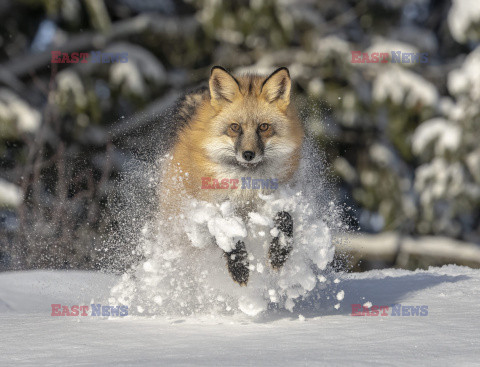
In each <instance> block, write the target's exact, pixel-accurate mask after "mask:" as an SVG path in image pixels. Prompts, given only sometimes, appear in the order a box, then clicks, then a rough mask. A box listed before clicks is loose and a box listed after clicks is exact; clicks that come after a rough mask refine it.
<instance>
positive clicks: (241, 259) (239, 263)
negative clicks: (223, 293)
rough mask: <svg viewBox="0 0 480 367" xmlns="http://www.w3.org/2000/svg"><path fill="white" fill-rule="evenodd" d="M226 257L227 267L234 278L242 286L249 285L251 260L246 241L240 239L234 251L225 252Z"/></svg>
mask: <svg viewBox="0 0 480 367" xmlns="http://www.w3.org/2000/svg"><path fill="white" fill-rule="evenodd" d="M225 257H226V258H227V267H228V271H229V273H230V276H231V277H232V279H233V280H234V281H235V282H237V283H238V284H240V285H241V286H244V285H247V282H248V276H249V269H248V265H249V262H248V253H247V249H246V248H245V243H244V242H243V241H238V242H237V244H236V246H235V248H234V249H233V250H232V251H230V252H225Z"/></svg>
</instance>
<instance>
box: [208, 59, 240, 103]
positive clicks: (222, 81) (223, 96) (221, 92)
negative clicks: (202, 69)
mask: <svg viewBox="0 0 480 367" xmlns="http://www.w3.org/2000/svg"><path fill="white" fill-rule="evenodd" d="M208 84H209V86H210V97H211V104H212V106H213V107H215V108H217V107H221V106H222V105H223V104H224V103H232V102H233V100H234V99H235V98H236V97H237V96H238V95H239V94H240V87H239V84H238V81H237V79H235V78H234V77H233V75H231V74H230V73H229V72H228V71H226V70H225V69H224V68H222V67H221V66H214V67H213V68H212V71H211V74H210V80H209V82H208Z"/></svg>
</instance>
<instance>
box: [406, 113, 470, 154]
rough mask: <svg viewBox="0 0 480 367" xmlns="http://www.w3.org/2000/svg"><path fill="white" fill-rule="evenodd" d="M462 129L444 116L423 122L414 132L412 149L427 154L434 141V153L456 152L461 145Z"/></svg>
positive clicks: (416, 152)
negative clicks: (427, 149)
mask: <svg viewBox="0 0 480 367" xmlns="http://www.w3.org/2000/svg"><path fill="white" fill-rule="evenodd" d="M461 137H462V131H461V129H460V127H459V126H457V125H455V124H454V123H453V122H450V121H448V120H446V119H444V118H441V117H436V118H433V119H431V120H428V121H425V122H423V123H422V124H421V125H420V126H419V127H418V128H417V129H416V130H415V133H414V134H413V137H412V150H413V152H414V153H415V154H417V155H422V154H425V150H426V148H427V146H429V145H430V144H432V143H434V153H435V155H436V156H441V155H443V154H445V153H446V152H456V151H457V150H458V148H459V146H460V142H461Z"/></svg>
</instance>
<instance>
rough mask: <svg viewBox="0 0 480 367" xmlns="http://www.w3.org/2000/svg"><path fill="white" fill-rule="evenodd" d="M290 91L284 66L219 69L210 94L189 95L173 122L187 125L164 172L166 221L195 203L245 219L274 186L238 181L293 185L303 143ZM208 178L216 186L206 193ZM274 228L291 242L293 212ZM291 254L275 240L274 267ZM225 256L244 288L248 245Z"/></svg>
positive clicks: (279, 218) (271, 256)
mask: <svg viewBox="0 0 480 367" xmlns="http://www.w3.org/2000/svg"><path fill="white" fill-rule="evenodd" d="M290 90H291V79H290V73H289V71H288V69H287V68H285V67H282V68H279V69H277V70H275V71H274V72H273V73H272V74H270V75H269V76H261V75H256V74H245V75H240V76H233V75H232V74H230V73H229V72H227V71H226V70H225V69H224V68H222V67H220V66H215V67H213V68H212V70H211V75H210V79H209V88H204V89H202V90H199V91H197V92H193V93H190V94H187V95H186V96H185V98H184V99H183V101H182V102H181V103H180V105H179V111H178V115H177V120H178V121H175V122H176V123H179V124H182V125H181V127H180V128H179V130H178V134H177V137H176V140H175V144H174V146H173V148H172V149H171V151H170V158H171V159H170V160H168V162H167V164H166V165H165V167H164V173H163V176H162V180H161V184H160V193H159V195H160V201H161V210H162V211H163V212H164V213H166V215H167V216H173V215H175V214H178V213H179V212H180V210H181V208H182V207H183V204H182V203H184V200H188V199H189V198H195V199H197V200H202V201H207V202H210V203H221V202H224V201H226V200H229V201H230V202H231V203H232V205H233V206H234V208H235V211H236V213H237V214H238V215H239V216H240V217H243V218H246V216H247V214H248V213H249V212H251V211H254V210H255V208H256V205H257V203H259V201H260V198H259V194H261V193H263V194H265V193H269V192H270V191H271V187H270V188H268V187H267V188H265V187H260V189H258V190H255V189H239V188H238V187H236V186H235V184H236V183H239V182H240V180H241V179H242V178H245V177H248V178H249V179H252V180H254V179H264V180H265V179H274V180H276V182H278V184H279V185H282V184H286V183H288V182H289V181H290V180H291V179H292V177H293V176H294V175H295V173H296V171H297V169H298V167H299V163H300V157H301V149H302V143H303V138H304V130H303V126H302V124H301V122H300V119H299V117H298V115H297V112H296V110H295V108H294V107H293V106H292V104H291V103H290ZM210 179H213V181H212V182H214V183H216V185H213V186H210V188H209V189H205V182H210ZM232 181H233V183H234V185H231V183H232ZM220 183H221V184H220ZM229 184H230V185H229ZM202 185H203V188H202ZM232 186H233V187H232ZM274 223H275V226H276V227H277V229H278V232H279V233H282V234H283V235H284V236H286V237H287V238H292V236H293V221H292V218H291V216H290V214H289V213H287V212H285V211H282V212H279V213H278V214H277V215H276V216H275V218H274ZM291 248H292V247H291V241H286V242H285V241H281V240H280V239H279V237H274V238H273V240H272V242H271V246H270V250H269V253H268V255H269V261H270V264H271V266H272V267H273V268H274V269H278V268H280V267H281V266H282V265H283V264H284V262H285V261H286V259H287V258H288V254H289V252H290V251H291ZM225 257H226V259H227V267H228V270H229V272H230V274H231V276H232V278H233V280H234V281H236V282H237V283H239V284H240V285H246V284H247V282H248V276H249V267H248V266H249V264H248V254H247V251H246V248H245V245H244V243H243V242H242V241H238V243H237V244H236V248H234V249H233V250H232V251H231V252H228V253H225Z"/></svg>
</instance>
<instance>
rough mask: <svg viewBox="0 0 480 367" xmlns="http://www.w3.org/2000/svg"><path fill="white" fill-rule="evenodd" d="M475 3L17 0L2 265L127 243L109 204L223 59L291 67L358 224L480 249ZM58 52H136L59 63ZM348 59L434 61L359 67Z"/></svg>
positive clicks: (3, 33) (305, 111)
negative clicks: (372, 55)
mask: <svg viewBox="0 0 480 367" xmlns="http://www.w3.org/2000/svg"><path fill="white" fill-rule="evenodd" d="M468 4H472V3H470V2H466V1H464V2H462V1H461V0H458V1H454V2H452V1H450V0H405V1H396V0H384V1H383V0H360V1H349V0H331V1H313V0H304V1H293V0H283V1H273V0H241V1H231V2H230V1H215V0H205V1H201V0H183V1H182V0H162V1H153V0H136V1H134V0H118V1H113V0H84V1H80V0H51V1H49V0H2V1H1V2H0V270H8V269H24V268H82V269H99V268H102V267H104V266H105V264H106V263H108V261H109V260H108V259H109V256H110V255H111V254H112V252H114V251H120V250H119V249H112V248H110V247H109V246H110V245H109V244H108V243H111V241H110V242H109V241H105V236H107V235H108V236H110V235H111V234H112V233H121V231H120V227H122V226H125V225H129V224H128V223H122V222H121V221H119V220H118V218H117V217H116V215H114V213H113V212H112V210H113V209H112V208H114V207H115V208H118V207H122V200H125V198H124V196H125V195H124V193H121V192H119V185H118V184H117V183H118V181H119V179H120V178H121V177H122V174H123V173H124V172H126V171H128V168H129V167H131V166H132V165H133V166H134V165H138V164H142V162H149V161H151V160H152V159H153V158H154V155H155V154H153V153H157V152H158V150H157V149H156V148H157V145H158V144H159V142H162V141H164V140H167V139H168V137H169V134H171V126H169V122H170V121H169V116H170V115H171V111H172V108H173V106H174V104H175V100H176V99H177V98H178V97H179V96H180V95H181V94H182V93H183V92H184V91H185V90H187V89H189V88H193V87H196V86H198V85H199V84H200V83H202V82H205V81H206V80H207V78H208V75H209V72H210V68H211V67H212V66H213V65H217V64H218V65H223V66H225V67H227V68H228V69H230V70H231V71H234V72H235V71H241V70H242V69H244V68H245V67H253V68H255V69H256V70H259V71H262V72H263V71H265V72H269V71H272V70H273V69H274V68H275V67H277V66H287V67H288V68H289V69H290V72H291V74H292V77H293V79H294V80H295V91H294V92H295V94H296V95H297V96H299V98H300V100H301V101H302V115H303V116H304V120H305V124H306V127H307V133H308V135H309V137H310V138H312V139H313V140H314V141H315V142H316V144H317V145H318V147H319V148H320V149H321V150H322V151H323V152H324V153H325V155H326V159H327V161H328V164H329V166H330V167H331V169H330V174H331V175H332V179H333V180H334V182H336V185H337V186H336V188H335V191H336V192H337V195H338V200H339V201H340V202H343V203H345V205H346V206H349V207H352V208H353V212H352V213H353V214H352V215H351V216H350V217H347V218H346V221H347V222H349V223H350V224H351V225H352V226H353V227H357V226H359V227H360V229H361V231H363V232H366V233H370V234H372V235H373V234H378V233H395V236H396V237H395V238H404V237H409V238H423V237H424V236H441V238H443V239H445V238H447V239H454V240H457V241H456V242H455V243H466V242H468V243H470V244H471V245H473V246H476V248H477V250H476V251H477V252H476V254H478V244H480V205H479V204H480V144H479V138H480V133H479V131H480V48H479V47H478V45H479V40H480V9H479V7H478V6H472V5H470V6H469V5H468ZM52 50H60V51H63V52H91V51H96V50H100V51H103V52H126V53H128V62H127V63H110V64H93V63H86V64H82V63H80V64H52V63H51V51H52ZM351 51H362V52H388V53H391V51H401V52H413V53H426V54H428V62H426V63H404V64H394V63H386V64H378V63H377V64H353V63H351ZM152 137H153V138H152ZM112 201H113V202H114V203H115V205H112ZM144 204H145V205H147V204H148V203H138V205H144ZM130 224H131V223H130ZM372 238H373V237H372ZM379 238H382V237H379ZM428 238H431V237H428ZM439 238H440V237H439ZM120 240H121V239H120ZM125 241H127V242H128V240H127V239H125ZM459 241H460V242H459ZM419 246H420V245H419ZM433 246H434V249H435V244H434V245H433ZM125 248H126V249H128V250H129V251H130V250H131V249H132V248H134V244H133V243H130V244H129V245H128V246H126V247H125ZM454 252H456V251H454ZM474 253H475V251H474ZM396 256H397V257H394V260H393V262H391V263H384V265H389V266H391V265H397V266H399V264H400V263H399V261H397V260H398V253H397V254H396ZM472 256H473V255H472ZM472 256H470V257H472ZM467 257H468V255H467ZM427 258H428V256H427ZM402 261H403V263H402V264H403V266H405V267H412V266H426V265H429V264H431V263H435V262H432V261H429V260H428V259H427V260H425V259H424V260H423V262H421V261H420V262H419V261H418V259H417V260H416V261H413V262H411V261H405V259H404V260H402ZM442 261H443V262H444V263H447V262H449V261H450V262H451V261H452V260H449V259H444V260H442ZM402 264H400V265H402ZM119 266H120V265H119Z"/></svg>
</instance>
